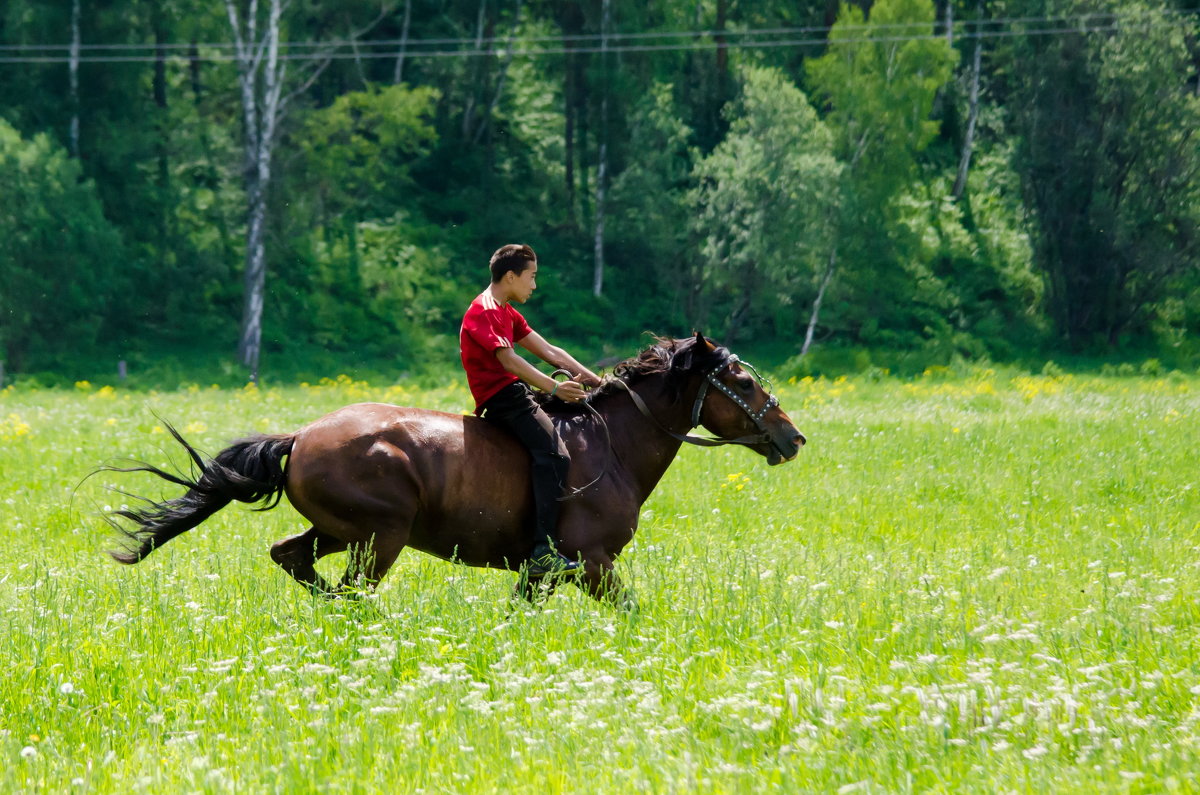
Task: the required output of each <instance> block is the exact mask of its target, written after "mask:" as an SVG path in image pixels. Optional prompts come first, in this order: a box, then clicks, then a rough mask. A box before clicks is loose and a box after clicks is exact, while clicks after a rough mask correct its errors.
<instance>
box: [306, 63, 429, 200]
mask: <svg viewBox="0 0 1200 795" xmlns="http://www.w3.org/2000/svg"><path fill="white" fill-rule="evenodd" d="M437 99H438V93H437V91H436V90H434V89H432V88H429V87H417V88H410V87H409V86H407V85H404V84H400V85H393V86H382V87H381V86H371V87H369V88H368V89H367V90H366V91H352V92H349V93H346V94H342V95H341V96H339V97H338V98H337V99H336V100H334V102H333V104H332V105H330V106H329V107H326V108H321V109H320V110H316V111H313V112H312V113H311V114H309V116H308V118H307V120H306V123H305V125H304V129H303V131H302V133H301V135H300V136H299V142H300V147H301V150H302V151H303V152H304V155H305V158H306V160H307V163H308V168H307V169H306V177H308V178H309V179H311V180H312V183H311V188H312V189H313V190H314V191H315V192H316V194H317V195H318V196H319V197H320V198H321V200H322V201H323V202H324V204H325V207H324V211H325V212H326V213H328V214H329V215H331V216H337V215H339V214H342V213H348V214H350V215H351V216H352V217H354V218H376V217H380V216H385V215H387V214H388V208H394V207H395V206H396V205H397V204H402V203H405V201H404V200H405V197H406V195H407V194H409V193H410V192H411V191H412V181H411V179H410V177H409V172H410V170H411V165H412V162H413V161H414V160H415V159H416V158H418V157H420V156H421V155H424V154H426V153H427V152H428V151H429V150H430V148H431V147H432V145H433V144H434V143H436V141H437V131H436V130H435V129H434V128H433V126H432V125H431V124H430V119H429V115H430V113H431V112H432V110H433V105H434V103H435V102H436V101H437Z"/></svg>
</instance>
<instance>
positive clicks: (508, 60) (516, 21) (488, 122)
mask: <svg viewBox="0 0 1200 795" xmlns="http://www.w3.org/2000/svg"><path fill="white" fill-rule="evenodd" d="M520 28H521V0H517V7H516V10H515V11H514V12H513V26H512V33H511V34H509V37H508V52H506V53H505V54H504V63H503V64H501V65H500V77H499V78H498V79H497V80H496V90H495V91H494V92H493V93H492V99H491V101H490V102H488V107H487V112H486V113H484V115H483V120H482V121H481V122H480V123H479V126H478V127H476V128H475V137H474V139H473V140H472V142H471V143H472V144H476V145H477V144H478V143H479V141H480V139H481V138H483V133H484V132H485V131H487V132H489V133H490V132H491V129H492V114H493V113H495V112H496V105H497V103H499V102H500V95H501V94H503V93H504V83H505V81H506V80H507V79H508V68H509V67H510V66H511V65H512V60H513V55H514V54H515V53H516V44H517V32H518V31H519V30H520ZM488 140H489V141H490V140H491V136H490V135H489V137H488Z"/></svg>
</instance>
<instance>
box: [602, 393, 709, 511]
mask: <svg viewBox="0 0 1200 795" xmlns="http://www.w3.org/2000/svg"><path fill="white" fill-rule="evenodd" d="M634 389H636V390H637V393H638V395H639V396H640V397H641V398H642V399H643V400H644V401H645V402H646V405H647V408H649V410H650V413H651V415H652V416H653V417H654V419H653V420H652V419H649V418H648V417H645V416H644V415H643V414H642V413H641V412H640V411H639V410H638V408H637V406H635V405H634V402H633V399H632V398H631V397H630V396H629V395H627V394H624V393H623V392H616V393H614V394H612V395H611V396H609V397H608V399H607V400H606V401H605V405H604V406H603V407H602V409H601V413H602V414H603V415H604V417H605V421H606V422H607V423H608V427H609V434H610V436H611V437H612V446H613V452H614V453H615V456H614V458H615V460H616V461H617V462H619V466H620V467H621V468H622V469H624V470H625V473H626V475H627V476H628V478H629V479H630V481H632V483H633V484H634V485H635V488H637V490H638V491H639V492H640V493H639V499H640V501H645V499H646V498H647V497H649V496H650V492H652V491H653V490H654V487H655V486H657V485H658V482H659V480H661V479H662V476H663V475H664V474H666V472H667V469H668V468H669V467H670V466H671V462H673V461H674V460H675V456H676V455H677V454H678V453H679V448H680V446H681V445H682V442H680V441H679V440H678V439H674V438H672V437H671V436H669V435H668V434H666V433H664V432H663V430H662V428H663V427H666V428H669V429H670V430H671V431H673V432H675V433H680V434H682V433H685V432H687V430H688V429H689V428H690V423H688V422H687V420H686V419H683V418H682V415H681V412H680V408H679V406H678V405H676V406H671V405H670V404H669V402H668V401H667V399H666V398H665V396H663V395H662V394H661V390H660V387H659V386H658V385H656V384H653V385H652V384H646V385H645V386H642V385H638V386H635V387H634ZM682 402H686V401H682ZM655 420H657V422H656V421H655ZM660 424H661V426H660ZM677 426H678V427H677Z"/></svg>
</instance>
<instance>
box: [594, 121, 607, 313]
mask: <svg viewBox="0 0 1200 795" xmlns="http://www.w3.org/2000/svg"><path fill="white" fill-rule="evenodd" d="M606 105H608V100H607V99H605V100H604V101H603V102H602V103H601V107H604V106H606ZM607 179H608V142H607V141H601V142H600V166H599V168H597V169H596V226H595V236H594V238H593V244H592V253H593V267H592V295H594V296H596V297H597V298H599V297H600V295H601V293H603V292H604V198H605V197H604V186H605V182H606V181H607Z"/></svg>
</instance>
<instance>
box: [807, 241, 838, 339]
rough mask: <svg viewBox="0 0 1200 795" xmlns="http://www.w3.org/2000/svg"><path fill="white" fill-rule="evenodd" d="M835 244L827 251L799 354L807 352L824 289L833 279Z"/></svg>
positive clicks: (823, 297)
mask: <svg viewBox="0 0 1200 795" xmlns="http://www.w3.org/2000/svg"><path fill="white" fill-rule="evenodd" d="M837 257H838V251H837V244H834V246H833V248H832V249H831V250H830V252H829V262H828V264H826V266H825V275H824V276H822V277H821V286H820V287H818V288H817V297H816V298H814V299H813V304H812V313H811V314H810V315H809V316H808V328H807V329H805V330H804V344H803V345H802V346H800V355H801V356H804V355H805V354H807V353H808V349H809V348H811V347H812V341H813V333H814V332H815V331H816V328H817V320H818V319H819V317H820V315H821V302H822V301H824V300H825V289H826V288H827V287H829V283H830V282H831V281H833V272H834V270H835V269H836V268H837Z"/></svg>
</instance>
